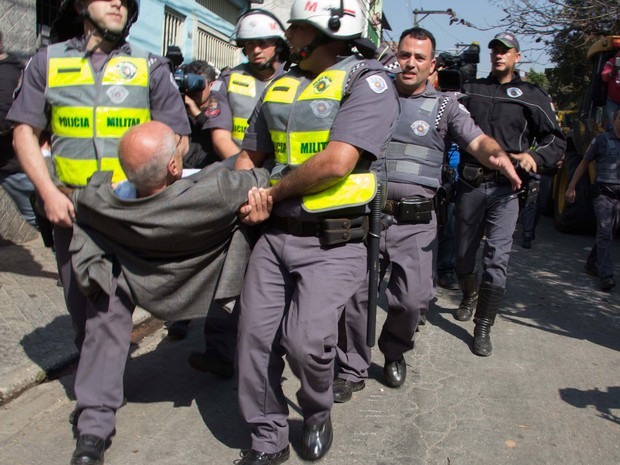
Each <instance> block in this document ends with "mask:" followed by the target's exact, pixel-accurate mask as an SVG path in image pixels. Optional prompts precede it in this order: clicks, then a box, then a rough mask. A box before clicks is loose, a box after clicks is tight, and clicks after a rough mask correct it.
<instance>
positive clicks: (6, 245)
mask: <svg viewBox="0 0 620 465" xmlns="http://www.w3.org/2000/svg"><path fill="white" fill-rule="evenodd" d="M0 249H1V250H2V260H1V261H0V273H13V274H20V275H25V276H37V277H41V278H50V279H58V273H56V272H51V271H44V270H43V267H42V266H41V264H40V263H38V262H37V261H36V260H35V259H34V257H33V256H32V253H31V252H30V251H29V250H28V249H26V248H24V247H22V246H20V245H17V244H15V243H13V242H11V241H7V240H4V239H3V240H2V243H0Z"/></svg>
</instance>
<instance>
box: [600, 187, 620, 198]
mask: <svg viewBox="0 0 620 465" xmlns="http://www.w3.org/2000/svg"><path fill="white" fill-rule="evenodd" d="M601 195H604V196H605V197H609V198H611V199H615V200H619V199H620V192H616V191H611V190H608V189H605V188H601Z"/></svg>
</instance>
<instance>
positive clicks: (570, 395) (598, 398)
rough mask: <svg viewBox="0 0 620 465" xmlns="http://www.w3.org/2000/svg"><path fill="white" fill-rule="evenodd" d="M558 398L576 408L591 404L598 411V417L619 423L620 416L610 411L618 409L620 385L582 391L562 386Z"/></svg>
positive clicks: (619, 405)
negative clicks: (605, 388) (603, 389)
mask: <svg viewBox="0 0 620 465" xmlns="http://www.w3.org/2000/svg"><path fill="white" fill-rule="evenodd" d="M560 398H561V399H562V400H563V401H564V402H566V403H568V404H571V405H573V406H574V407H577V408H587V407H589V406H590V405H591V406H593V407H594V408H595V409H596V410H597V411H598V412H599V415H598V416H599V417H601V418H605V419H606V420H609V421H612V422H614V423H616V424H620V417H618V416H616V415H614V414H613V413H612V410H618V409H620V386H609V387H608V388H607V392H605V391H601V390H600V389H588V390H587V391H582V390H580V389H575V388H564V389H560Z"/></svg>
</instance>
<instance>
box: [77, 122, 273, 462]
mask: <svg viewBox="0 0 620 465" xmlns="http://www.w3.org/2000/svg"><path fill="white" fill-rule="evenodd" d="M182 155H183V154H182V148H181V146H180V144H179V136H177V135H176V134H175V133H174V131H173V130H172V129H170V128H169V127H168V126H166V125H165V124H163V123H159V122H155V121H151V122H148V123H144V124H142V125H140V126H136V127H134V128H132V129H130V130H129V131H127V132H126V133H125V135H124V136H123V138H122V139H121V141H120V144H119V159H120V163H121V166H122V168H123V170H124V172H125V174H126V175H127V179H128V180H129V182H125V183H121V184H120V185H118V186H112V184H111V179H112V173H110V172H96V173H95V174H94V175H93V176H92V178H91V179H90V181H89V183H88V185H87V186H86V187H85V188H84V189H82V190H80V191H79V192H77V193H76V194H75V195H74V200H75V206H76V222H75V225H74V229H75V231H74V235H73V240H72V242H71V246H70V252H71V254H72V264H73V268H74V270H75V274H76V278H77V281H78V284H79V286H80V288H81V290H82V291H83V292H84V293H85V294H86V295H87V296H88V309H87V318H88V319H87V323H86V336H85V340H84V345H85V346H88V347H89V348H90V349H91V350H88V351H82V356H81V358H80V362H79V365H78V371H77V376H76V381H75V394H76V398H77V413H78V415H79V422H78V428H80V426H81V425H82V424H87V423H88V424H89V425H90V429H89V433H88V434H89V436H91V438H90V439H91V440H89V441H87V444H88V446H89V448H90V449H89V450H88V451H84V450H80V451H76V452H79V454H80V456H84V455H91V456H92V457H95V458H96V457H102V455H103V448H104V446H105V440H106V439H107V438H108V437H109V435H110V434H111V432H112V431H113V430H114V427H115V413H116V410H117V409H118V408H119V407H120V406H121V403H122V400H123V382H122V379H123V373H124V369H125V361H126V359H127V355H128V351H129V343H130V335H131V330H132V317H131V316H132V313H133V309H134V305H140V306H141V307H143V308H145V309H146V310H148V311H150V312H151V313H153V314H154V315H155V316H157V317H159V318H162V319H179V318H194V317H201V316H204V311H205V309H207V308H208V307H209V303H210V302H211V301H212V300H213V299H217V298H219V297H221V298H223V299H227V298H231V297H234V296H236V295H238V294H239V291H240V287H241V279H242V276H243V271H244V269H245V261H247V258H248V257H249V246H248V245H247V244H246V243H245V241H244V235H243V234H241V229H240V228H239V223H240V222H241V221H242V222H244V223H247V224H254V223H257V222H260V221H262V220H263V219H264V218H266V217H267V216H268V212H269V209H270V199H269V198H268V197H267V196H266V191H265V190H262V189H259V188H261V187H266V186H267V185H268V175H267V172H266V171H265V170H262V169H254V170H248V171H234V170H231V169H229V168H228V167H226V166H224V165H223V164H221V163H216V164H214V165H211V166H209V167H207V168H205V169H203V170H201V171H199V172H197V173H195V174H192V175H190V176H188V177H184V178H181V176H182V173H183V160H182ZM132 190H133V193H132ZM244 260H245V261H244ZM216 284H217V286H216ZM117 303H120V304H121V305H118V304H117ZM86 354H88V356H85V355H86Z"/></svg>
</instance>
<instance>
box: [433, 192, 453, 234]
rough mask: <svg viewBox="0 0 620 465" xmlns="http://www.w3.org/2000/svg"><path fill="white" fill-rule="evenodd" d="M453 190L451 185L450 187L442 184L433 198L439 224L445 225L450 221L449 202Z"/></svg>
mask: <svg viewBox="0 0 620 465" xmlns="http://www.w3.org/2000/svg"><path fill="white" fill-rule="evenodd" d="M451 190H452V189H451V186H450V188H449V189H446V188H444V186H442V187H440V188H439V189H438V190H437V193H436V194H435V197H434V198H433V202H434V204H435V212H436V213H437V223H438V224H439V226H443V225H445V224H446V223H447V222H448V204H449V203H450V196H451V195H452V192H451Z"/></svg>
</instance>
